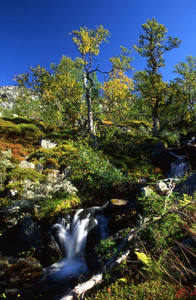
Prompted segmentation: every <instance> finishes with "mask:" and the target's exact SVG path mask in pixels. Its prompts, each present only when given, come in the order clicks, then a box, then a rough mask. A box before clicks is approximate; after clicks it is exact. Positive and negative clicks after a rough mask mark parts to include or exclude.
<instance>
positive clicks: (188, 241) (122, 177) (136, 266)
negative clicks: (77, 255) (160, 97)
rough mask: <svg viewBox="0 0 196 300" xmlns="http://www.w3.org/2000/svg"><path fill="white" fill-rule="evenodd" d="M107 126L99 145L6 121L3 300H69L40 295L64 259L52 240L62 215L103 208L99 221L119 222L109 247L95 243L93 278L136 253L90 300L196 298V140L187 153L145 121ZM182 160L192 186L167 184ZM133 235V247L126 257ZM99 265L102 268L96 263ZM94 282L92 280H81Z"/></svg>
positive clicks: (1, 142) (62, 129)
mask: <svg viewBox="0 0 196 300" xmlns="http://www.w3.org/2000/svg"><path fill="white" fill-rule="evenodd" d="M101 126H102V127H101V129H100V132H101V134H100V135H99V136H98V137H97V140H96V144H95V142H94V141H93V140H91V138H90V137H89V135H88V131H87V130H86V129H85V128H81V127H79V126H78V127H75V128H73V129H66V126H57V125H51V124H47V123H44V122H43V121H39V120H36V119H29V118H24V117H16V116H15V117H2V118H1V119H0V151H1V160H0V175H1V177H0V180H1V181H0V187H1V190H0V193H1V195H0V198H1V206H0V214H1V232H2V235H1V239H0V242H1V249H0V251H1V253H2V257H1V266H2V270H3V272H2V273H1V282H2V285H1V293H2V297H3V298H7V299H18V298H20V299H30V298H29V297H30V296H29V289H30V291H31V292H32V289H33V293H32V295H33V296H32V297H33V298H32V299H35V298H36V297H38V295H37V293H38V294H39V298H40V299H46V298H45V297H48V299H53V298H54V299H55V297H57V299H60V298H61V297H62V296H63V295H64V294H65V293H66V291H64V290H63V291H61V290H58V292H57V288H56V287H54V288H53V290H52V291H51V290H50V289H48V290H45V289H44V290H42V289H41V292H40V289H38V290H37V289H35V290H34V288H33V286H34V284H35V283H36V282H37V280H38V279H39V278H40V277H41V276H42V274H43V270H42V268H46V270H50V269H47V268H50V267H49V266H50V265H52V264H53V263H54V262H57V261H58V260H59V259H61V257H62V253H61V250H62V249H61V248H59V244H58V239H57V243H56V242H55V243H54V237H55V235H54V237H53V238H52V239H51V235H49V234H48V232H50V228H51V225H52V224H54V223H55V222H56V220H57V218H58V217H59V216H61V217H62V216H67V214H70V216H71V218H72V216H73V214H74V212H75V211H76V210H77V209H79V208H85V209H88V208H90V207H93V206H96V207H100V209H101V210H99V213H98V214H101V215H102V213H103V215H104V218H109V219H108V220H110V221H109V229H108V230H109V238H108V239H106V240H105V242H103V243H101V244H100V243H99V241H98V240H96V239H95V241H94V244H93V243H92V241H93V240H92V239H94V237H93V236H91V242H90V244H88V241H87V246H86V259H87V263H88V266H91V272H92V274H95V273H96V272H97V271H99V270H100V269H101V268H102V267H103V266H104V265H105V264H106V262H107V261H109V260H110V259H112V260H113V261H116V258H115V256H114V255H115V252H116V251H117V253H118V256H120V257H121V256H122V254H123V251H125V252H126V251H127V250H129V252H128V255H127V257H126V260H125V261H123V260H122V262H121V264H120V265H118V264H116V266H115V268H113V269H112V270H111V271H109V270H108V269H107V273H108V274H107V278H108V279H107V281H104V280H102V281H101V282H102V284H101V285H100V287H99V289H98V290H97V288H96V289H94V290H93V295H94V296H92V295H91V294H90V293H89V294H86V297H87V296H88V297H89V299H91V297H94V298H93V299H100V298H101V297H105V298H108V299H113V298H112V297H113V296H112V295H113V294H115V299H125V298H126V297H128V298H129V295H130V293H131V295H132V296H131V297H132V299H144V298H145V299H152V298H153V297H157V295H160V293H162V298H159V299H184V298H183V297H187V296H188V297H189V299H194V295H195V286H194V284H195V268H196V265H195V253H196V252H195V251H196V245H195V233H196V231H195V212H196V211H195V184H194V183H195V174H192V173H194V166H195V144H194V139H193V142H192V144H191V145H189V144H188V142H187V140H188V139H189V135H187V136H185V137H184V142H185V143H186V145H185V144H183V145H182V146H178V147H174V144H175V139H174V138H175V137H172V133H170V134H168V135H165V136H164V135H160V136H159V137H156V138H155V137H152V135H150V134H149V132H148V130H145V129H144V123H143V122H139V121H130V122H128V123H126V124H125V123H119V124H117V125H116V124H114V123H112V122H105V123H104V122H103V123H102V125H101ZM190 133H191V130H190ZM193 134H194V133H193ZM158 142H161V143H162V144H161V145H162V146H161V147H162V148H161V150H160V144H159V143H158ZM181 142H182V141H181ZM157 145H158V146H157ZM171 148H172V151H173V152H172V155H170V151H169V150H168V149H171ZM175 151H176V154H175ZM180 151H182V153H180ZM183 151H185V152H186V155H188V158H189V161H187V162H186V163H188V165H189V167H188V168H187V169H186V170H185V173H186V174H185V177H183V178H182V179H180V180H177V181H176V180H174V179H171V178H170V179H167V180H166V178H167V174H168V172H167V171H168V170H167V169H168V166H170V165H171V163H172V162H174V161H176V157H175V155H178V156H179V155H182V154H183V153H184V152H183ZM173 153H174V154H173ZM182 156H183V155H182ZM174 158H175V159H174ZM162 161H164V163H161V162H162ZM182 164H185V161H184V156H183V161H181V165H182ZM189 178H191V179H190V180H189ZM188 187H189V189H188ZM186 190H187V194H186ZM187 205H188V206H187ZM90 213H91V210H90ZM96 214H97V213H96ZM160 216H163V217H162V218H160V220H159V217H160ZM94 217H95V215H94ZM94 217H93V218H94ZM156 218H157V220H156ZM142 224H146V225H145V226H144V227H142V226H143V225H142ZM89 226H90V225H89ZM140 228H141V232H140V230H139V231H137V230H138V229H140ZM142 228H143V229H142ZM133 230H136V233H134V234H133V238H131V239H130V241H127V243H125V244H124V248H122V250H120V251H119V247H120V245H121V242H122V241H125V240H126V238H127V236H130V235H132V233H133ZM139 232H140V233H139ZM117 233H118V235H117V236H118V238H116V237H115V235H116V234H117ZM55 234H56V233H55ZM96 243H98V244H96ZM90 245H91V246H90ZM95 245H96V248H93V247H94V246H95ZM92 251H93V252H92ZM92 255H93V256H92ZM97 255H98V256H97ZM100 256H101V257H102V259H101V261H100V258H99V259H98V258H95V257H100ZM92 257H94V259H93V260H92ZM21 258H22V260H21ZM30 259H31V260H30ZM97 259H98V260H97ZM14 266H15V267H14ZM25 270H26V271H25ZM27 270H28V271H27ZM27 273H28V274H27ZM19 274H20V275H19ZM87 279H90V275H89V274H88V275H85V276H84V278H83V279H82V278H81V279H80V280H81V281H84V280H87ZM47 280H49V279H47ZM80 280H79V281H77V280H76V279H75V280H74V282H71V283H70V287H74V286H75V285H77V284H78V283H80V282H81V281H80ZM28 281H29V282H30V283H31V284H30V286H29V287H28V288H27V283H28ZM43 285H44V284H43ZM104 286H106V287H104ZM31 292H30V293H31ZM48 293H49V294H50V297H52V298H50V297H49V295H48ZM51 295H53V296H51ZM11 297H12V298H11ZM34 297H35V298H34Z"/></svg>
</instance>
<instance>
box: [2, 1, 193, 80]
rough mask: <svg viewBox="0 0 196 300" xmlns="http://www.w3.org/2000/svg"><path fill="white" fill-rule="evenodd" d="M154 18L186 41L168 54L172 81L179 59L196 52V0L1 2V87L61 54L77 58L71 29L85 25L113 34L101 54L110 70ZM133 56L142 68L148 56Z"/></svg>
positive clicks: (167, 69) (100, 59)
mask: <svg viewBox="0 0 196 300" xmlns="http://www.w3.org/2000/svg"><path fill="white" fill-rule="evenodd" d="M153 17H154V18H155V19H156V20H157V21H158V22H159V23H161V24H163V25H165V27H166V28H167V30H168V35H170V36H173V37H178V38H179V39H181V40H182V43H181V46H180V48H178V49H174V50H172V51H170V52H168V53H166V55H165V59H166V67H165V68H163V69H162V73H163V75H164V80H166V81H169V80H170V79H172V78H173V77H174V74H173V69H174V66H175V65H176V64H177V63H178V62H180V61H185V58H186V56H187V55H196V0H0V86H6V85H13V84H15V82H14V81H13V80H12V79H13V78H14V75H19V74H22V73H26V72H27V71H28V70H29V68H30V67H35V66H36V65H38V64H40V65H41V66H42V67H46V68H47V69H49V66H50V64H51V63H57V64H58V63H59V61H60V59H61V57H62V55H63V54H64V55H66V56H70V57H71V58H72V59H74V58H75V57H77V56H79V53H78V52H77V49H76V46H75V45H74V44H73V42H72V37H71V35H70V34H69V33H70V32H71V31H72V30H76V29H79V28H80V27H84V26H86V27H87V28H89V29H95V28H96V26H97V25H103V26H104V28H106V29H108V30H109V31H110V32H111V36H110V38H109V43H105V44H102V45H101V50H100V55H99V56H98V57H97V59H98V62H97V63H99V65H100V68H101V69H102V70H103V71H108V70H110V64H109V63H108V59H109V58H110V57H112V56H113V55H117V54H119V52H120V46H125V47H127V48H129V49H130V50H131V48H132V47H133V45H134V44H137V43H138V39H139V34H141V33H142V28H141V26H142V24H144V23H146V21H147V19H152V18H153ZM132 56H133V57H134V61H133V62H132V65H133V67H134V68H135V70H143V69H144V67H145V64H146V60H145V58H141V57H140V56H139V54H137V53H135V52H134V51H133V52H132ZM130 76H132V74H130Z"/></svg>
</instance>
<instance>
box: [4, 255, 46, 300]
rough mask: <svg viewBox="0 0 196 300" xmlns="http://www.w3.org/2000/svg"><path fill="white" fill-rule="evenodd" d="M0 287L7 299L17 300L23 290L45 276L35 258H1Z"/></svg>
mask: <svg viewBox="0 0 196 300" xmlns="http://www.w3.org/2000/svg"><path fill="white" fill-rule="evenodd" d="M0 270H1V271H0V286H1V292H2V293H4V294H5V295H6V299H17V298H18V297H20V295H21V289H23V288H24V287H25V286H26V285H29V284H32V283H35V282H36V281H37V280H39V279H40V278H41V277H42V275H43V269H42V266H41V264H40V263H39V261H38V260H37V259H35V258H33V257H27V258H13V257H3V256H1V257H0ZM20 299H21V298H20Z"/></svg>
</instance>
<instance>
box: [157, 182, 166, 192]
mask: <svg viewBox="0 0 196 300" xmlns="http://www.w3.org/2000/svg"><path fill="white" fill-rule="evenodd" d="M156 189H157V190H158V191H159V192H161V193H162V194H167V193H168V192H169V187H168V186H167V184H166V183H165V182H164V181H158V182H157V185H156Z"/></svg>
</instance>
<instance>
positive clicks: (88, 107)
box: [86, 88, 96, 135]
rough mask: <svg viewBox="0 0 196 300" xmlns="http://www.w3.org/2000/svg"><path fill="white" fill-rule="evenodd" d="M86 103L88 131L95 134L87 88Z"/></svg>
mask: <svg viewBox="0 0 196 300" xmlns="http://www.w3.org/2000/svg"><path fill="white" fill-rule="evenodd" d="M86 104H87V109H88V128H89V131H90V133H92V134H93V135H95V134H96V132H95V124H94V119H93V112H92V105H91V96H90V91H89V88H87V90H86Z"/></svg>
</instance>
